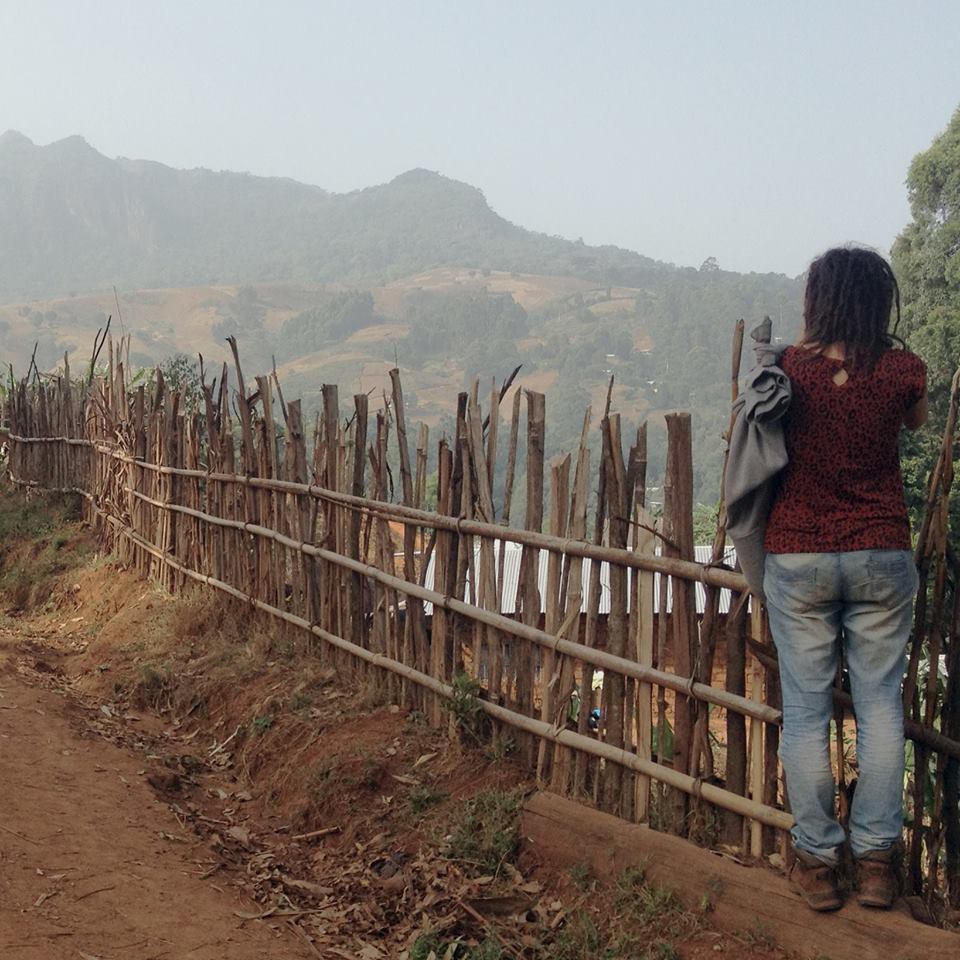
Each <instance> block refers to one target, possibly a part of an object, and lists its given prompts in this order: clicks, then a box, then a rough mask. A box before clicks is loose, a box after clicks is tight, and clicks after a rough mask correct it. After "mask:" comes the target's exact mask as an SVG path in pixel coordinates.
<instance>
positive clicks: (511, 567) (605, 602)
mask: <svg viewBox="0 0 960 960" xmlns="http://www.w3.org/2000/svg"><path fill="white" fill-rule="evenodd" d="M502 545H503V591H502V593H501V597H500V612H501V613H507V614H512V613H514V612H515V610H516V609H517V587H518V586H519V583H520V558H521V556H522V555H523V547H522V546H521V545H520V544H518V543H512V542H504V543H503V544H502ZM500 551H501V541H499V540H497V541H495V544H494V565H495V568H496V570H497V577H498V579H499V573H500ZM658 552H659V551H658ZM711 552H712V548H711V547H710V546H709V545H705V546H698V547H695V548H694V556H695V559H696V561H697V563H702V564H708V563H709V562H710V555H711ZM549 556H550V551H548V550H541V551H540V556H539V566H538V570H537V589H538V590H539V593H540V612H541V613H542V612H543V611H544V610H545V609H546V604H545V600H544V598H545V597H546V594H547V569H548V563H549ZM736 560H737V554H736V550H734V548H733V547H727V548H726V550H725V552H724V555H723V563H724V564H725V565H727V566H729V567H733V566H734V564H735V563H736ZM473 561H474V563H473V565H474V569H475V570H477V571H479V569H480V545H479V544H478V543H476V544H475V545H474V555H473ZM592 564H593V561H592V560H589V559H585V560H584V561H583V566H582V570H581V591H582V592H581V596H582V597H583V601H582V603H581V608H580V609H581V610H586V606H587V596H588V591H589V585H590V570H591V567H592ZM637 572H638V571H636V570H631V571H630V574H631V576H634V575H636V573H637ZM433 577H434V556H433V555H431V557H430V562H429V564H428V565H427V573H426V579H425V581H424V583H425V586H426V587H427V588H428V589H430V590H432V589H433ZM653 579H654V584H653V609H654V612H655V613H659V612H660V574H659V573H655V574H654V575H653ZM694 589H695V593H696V600H697V613H699V614H702V613H703V612H704V609H705V608H706V602H707V591H706V587H705V586H704V584H702V583H695V584H694ZM730 596H731V593H730V591H729V590H726V589H721V591H720V612H721V613H728V612H729V610H730ZM463 599H464V601H466V602H468V603H469V602H470V601H471V589H470V575H469V571H468V573H467V583H466V585H465V588H464V595H463ZM629 604H630V596H629V591H628V596H627V605H628V609H629ZM672 608H673V604H672V590H671V578H669V577H668V578H667V611H668V612H669V611H670V610H671V609H672ZM424 610H425V612H426V614H427V616H430V615H432V614H433V604H432V603H426V604H424ZM609 612H610V564H609V563H607V562H606V561H602V562H601V563H600V613H601V614H607V613H609Z"/></svg>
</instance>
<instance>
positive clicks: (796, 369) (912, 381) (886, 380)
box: [764, 347, 925, 553]
mask: <svg viewBox="0 0 960 960" xmlns="http://www.w3.org/2000/svg"><path fill="white" fill-rule="evenodd" d="M781 366H782V368H783V370H784V372H785V373H786V374H787V375H788V376H789V378H790V382H791V386H792V391H793V399H792V401H791V406H790V410H789V411H788V413H787V416H786V419H785V421H784V433H785V439H786V446H787V456H788V465H787V467H786V469H785V470H784V472H783V474H782V475H781V479H780V489H779V492H778V495H777V499H776V502H775V504H774V507H773V510H772V512H771V515H770V518H769V521H768V523H767V532H766V539H765V542H764V547H765V549H766V550H767V551H768V552H770V553H835V552H844V551H850V550H908V549H910V527H909V522H908V519H907V510H906V506H905V503H904V497H903V482H902V480H901V477H900V463H899V454H898V437H899V434H900V428H901V426H902V425H903V418H904V414H905V413H906V412H907V411H908V410H909V409H910V408H911V407H913V406H914V404H916V403H917V401H918V400H919V399H920V398H921V397H922V396H923V394H924V389H925V369H924V365H923V361H922V360H920V358H919V357H917V356H916V355H915V354H912V353H910V352H909V351H906V350H895V349H891V350H886V351H885V352H883V353H882V354H881V355H880V357H879V359H878V360H877V361H876V363H875V364H874V366H873V368H872V369H870V370H862V371H858V370H857V369H855V368H852V367H851V366H850V365H848V364H845V362H844V361H843V360H842V359H836V358H834V357H831V356H828V355H827V354H825V353H823V352H818V351H813V350H809V349H805V348H803V347H788V348H787V350H786V351H785V352H784V354H783V357H782V359H781Z"/></svg>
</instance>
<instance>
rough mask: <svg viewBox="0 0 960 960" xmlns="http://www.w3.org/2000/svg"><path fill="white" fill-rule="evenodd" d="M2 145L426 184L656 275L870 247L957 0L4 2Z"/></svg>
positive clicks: (788, 265) (938, 100) (781, 265)
mask: <svg viewBox="0 0 960 960" xmlns="http://www.w3.org/2000/svg"><path fill="white" fill-rule="evenodd" d="M0 24H2V28H0V131H2V130H3V129H5V128H14V129H18V130H20V131H21V132H23V133H25V134H26V135H27V136H29V137H31V138H32V139H33V140H35V141H36V142H38V143H47V142H49V141H51V140H56V139H60V138H61V137H64V136H67V135H69V134H73V133H79V134H82V135H83V136H84V137H86V138H87V140H89V141H90V143H91V144H93V146H95V147H96V148H97V149H99V150H100V151H101V152H103V153H105V154H107V155H109V156H127V157H144V158H149V159H154V160H159V161H162V162H164V163H168V164H170V165H173V166H177V167H194V166H203V167H211V168H214V169H232V170H247V171H250V172H252V173H257V174H268V175H280V176H290V177H294V178H296V179H298V180H304V181H307V182H310V183H315V184H319V185H320V186H323V187H326V188H328V189H331V190H336V191H346V190H353V189H357V188H359V187H363V186H369V185H371V184H375V183H381V182H383V181H385V180H389V179H391V178H392V177H394V176H395V175H396V174H398V173H400V172H402V171H404V170H407V169H409V168H411V167H427V168H429V169H432V170H438V171H440V172H441V173H444V174H446V175H448V176H451V177H455V178H457V179H460V180H465V181H467V182H469V183H471V184H474V185H475V186H478V187H480V188H481V189H482V190H483V191H484V193H485V194H486V196H487V199H488V200H489V202H490V204H491V205H492V206H493V207H494V209H495V210H496V211H497V212H498V213H500V214H501V215H503V216H504V217H506V218H507V219H509V220H512V221H514V222H515V223H518V224H521V225H522V226H525V227H529V228H531V229H535V230H541V231H545V232H547V233H557V234H561V235H563V236H567V237H570V238H576V237H583V239H584V240H585V241H587V242H588V243H615V244H619V245H622V246H626V247H630V248H632V249H635V250H639V251H640V252H642V253H644V254H647V255H649V256H652V257H656V258H657V259H661V260H669V261H673V262H675V263H681V264H691V265H694V266H696V265H699V263H700V262H701V261H702V260H703V259H704V258H705V257H708V256H715V257H717V259H718V260H719V261H720V264H721V266H723V267H726V268H729V269H735V270H743V271H750V270H757V271H767V270H773V271H782V272H785V273H788V274H791V275H793V274H797V273H799V272H801V271H802V270H803V269H804V267H805V266H806V263H807V262H808V261H809V259H810V257H811V256H812V255H813V254H814V253H816V252H817V251H819V250H821V249H823V248H824V247H826V246H828V245H830V244H833V243H837V242H843V241H847V240H858V241H861V242H865V243H870V244H873V245H875V246H877V247H879V248H880V249H882V250H887V249H888V248H889V246H890V243H891V242H892V241H893V239H894V237H895V236H896V234H897V232H898V231H899V229H900V228H901V227H902V226H903V224H904V223H905V222H906V220H907V219H908V216H909V210H908V206H907V201H906V191H905V189H904V186H903V181H904V177H905V175H906V171H907V167H908V164H909V162H910V160H911V158H912V157H913V156H914V154H916V153H917V152H918V151H920V150H922V149H924V148H925V147H927V146H928V145H929V143H930V141H931V140H932V138H933V137H934V136H935V135H936V134H937V133H938V132H939V131H940V130H942V129H943V128H944V127H945V126H946V124H947V122H948V121H949V119H950V116H951V114H952V112H953V110H954V109H955V108H956V107H957V106H958V104H960V2H958V0H913V2H906V0H904V2H890V0H827V2H824V0H816V2H811V0H790V2H787V0H767V2H760V0H754V2H731V0H728V2H716V0H713V2H687V3H684V2H676V3H665V2H659V3H653V2H645V0H634V2H603V0H581V2H578V3H574V2H560V0H555V2H543V3H532V2H531V3H524V2H520V0H514V2H503V3H501V2H489V3H487V2H472V3H464V2H461V0H438V2H434V0H429V2H405V0H391V2H377V3H373V2H363V0H349V2H293V0H271V2H269V3H268V2H260V3H255V2H240V0H190V2H179V0H164V2H163V3H157V2H150V3H145V2H138V0H126V2H110V0H63V2H50V0H29V2H27V0H0Z"/></svg>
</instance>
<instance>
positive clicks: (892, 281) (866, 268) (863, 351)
mask: <svg viewBox="0 0 960 960" xmlns="http://www.w3.org/2000/svg"><path fill="white" fill-rule="evenodd" d="M894 304H896V310H897V320H896V323H895V324H894V326H893V331H896V329H897V326H898V325H899V323H900V288H899V286H898V285H897V278H896V277H895V276H894V275H893V270H892V269H891V268H890V264H889V263H887V261H886V260H884V258H883V257H881V256H880V254H879V253H877V252H876V251H875V250H870V249H867V248H865V247H834V248H833V249H832V250H828V251H827V252H826V253H824V254H821V256H819V257H817V259H816V260H814V261H813V263H811V264H810V269H809V271H808V272H807V289H806V293H805V294H804V298H803V321H804V330H803V342H804V343H806V344H816V345H818V346H820V347H827V346H829V345H830V344H832V343H842V344H843V345H844V346H845V347H846V359H847V360H848V361H849V363H850V365H851V366H852V367H853V368H854V369H858V370H864V369H866V370H870V369H872V368H873V366H874V364H875V363H876V362H877V360H878V359H879V358H880V355H881V354H882V353H883V352H884V351H885V350H889V349H890V348H891V347H892V346H893V345H894V343H899V344H901V345H902V341H901V340H900V339H899V337H897V336H895V334H894V332H889V331H888V329H887V328H888V327H889V325H890V311H891V308H892V307H893V306H894Z"/></svg>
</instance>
